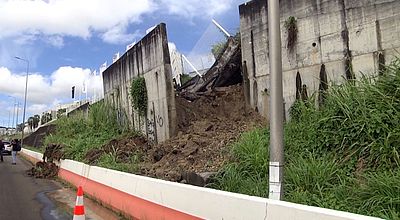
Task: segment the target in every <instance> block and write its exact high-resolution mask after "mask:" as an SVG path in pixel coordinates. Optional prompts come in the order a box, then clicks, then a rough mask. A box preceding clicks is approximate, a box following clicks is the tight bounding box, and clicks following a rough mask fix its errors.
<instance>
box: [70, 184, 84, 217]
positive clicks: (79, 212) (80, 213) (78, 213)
mask: <svg viewBox="0 0 400 220" xmlns="http://www.w3.org/2000/svg"><path fill="white" fill-rule="evenodd" d="M73 220H85V207H84V205H83V189H82V186H79V187H78V192H77V193H76V203H75V208H74V218H73Z"/></svg>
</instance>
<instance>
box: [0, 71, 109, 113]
mask: <svg viewBox="0 0 400 220" xmlns="http://www.w3.org/2000/svg"><path fill="white" fill-rule="evenodd" d="M90 73H91V70H90V69H83V68H79V67H70V66H65V67H60V68H59V69H57V70H56V71H55V72H53V73H52V74H51V75H50V76H44V75H42V74H40V73H33V74H30V75H29V78H28V98H27V100H28V101H27V102H28V105H27V110H28V113H30V114H38V113H41V112H43V111H44V110H48V109H50V108H52V107H54V106H55V105H57V104H58V103H62V102H64V103H65V102H67V103H68V102H72V99H71V88H72V86H75V87H76V97H79V95H80V94H81V96H82V98H84V97H85V94H83V93H82V92H81V91H82V88H83V82H86V83H87V87H88V88H87V92H88V98H90V97H92V96H93V95H94V93H97V94H98V93H100V92H101V91H102V90H103V82H102V79H101V77H100V76H99V75H97V76H94V75H91V74H90ZM25 79H26V77H25V74H15V73H11V72H10V70H8V69H7V68H4V67H0V82H2V83H1V84H0V94H4V95H11V96H14V97H16V98H17V99H18V100H23V98H24V91H25ZM0 107H2V106H0Z"/></svg>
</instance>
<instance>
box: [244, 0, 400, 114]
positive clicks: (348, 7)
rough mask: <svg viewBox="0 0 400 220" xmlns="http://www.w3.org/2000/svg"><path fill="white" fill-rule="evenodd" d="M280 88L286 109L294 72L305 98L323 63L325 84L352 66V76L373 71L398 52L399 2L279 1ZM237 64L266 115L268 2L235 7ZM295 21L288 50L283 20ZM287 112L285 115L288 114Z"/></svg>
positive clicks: (292, 98) (341, 77) (313, 88)
mask: <svg viewBox="0 0 400 220" xmlns="http://www.w3.org/2000/svg"><path fill="white" fill-rule="evenodd" d="M280 6H281V7H280V8H281V11H280V13H281V36H282V66H283V88H284V92H283V95H284V102H285V110H286V113H287V112H288V109H289V108H290V106H291V105H292V104H293V102H294V101H295V99H296V74H297V72H299V74H300V76H301V79H302V85H305V86H306V88H307V93H308V95H309V96H310V95H311V94H312V93H314V92H317V91H318V89H319V84H320V71H321V66H322V64H324V65H325V69H326V74H327V78H328V81H329V82H331V83H332V82H333V83H340V82H343V80H344V79H345V78H346V71H347V70H349V69H352V70H353V72H354V75H355V77H356V78H359V77H360V76H361V75H362V74H366V75H368V74H374V73H376V72H377V71H378V70H379V66H380V64H388V63H389V62H390V61H391V60H392V59H393V56H394V55H396V54H397V55H398V52H397V53H396V50H397V51H400V50H399V49H400V1H398V0H281V1H280ZM239 11H240V32H241V40H242V44H241V45H242V62H246V67H247V72H248V74H249V81H250V88H249V91H250V97H251V98H250V103H249V104H251V106H253V107H254V108H256V107H257V109H258V110H259V112H260V113H261V114H262V115H264V116H268V114H269V111H268V105H269V102H268V101H269V95H268V90H269V71H270V70H269V57H268V56H269V52H268V14H267V11H268V8H267V1H265V0H253V1H250V2H247V3H245V4H242V5H240V6H239ZM290 16H293V17H295V18H296V20H297V29H298V34H297V43H295V44H294V46H293V49H291V50H289V49H288V48H287V37H288V33H287V30H286V28H285V25H284V23H285V21H286V20H287V19H288V18H289V17H290ZM346 61H348V62H346ZM287 116H288V115H287Z"/></svg>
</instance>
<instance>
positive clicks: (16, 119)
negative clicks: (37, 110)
mask: <svg viewBox="0 0 400 220" xmlns="http://www.w3.org/2000/svg"><path fill="white" fill-rule="evenodd" d="M18 115H19V102H17V117H16V118H15V129H17V128H18Z"/></svg>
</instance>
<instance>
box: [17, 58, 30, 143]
mask: <svg viewBox="0 0 400 220" xmlns="http://www.w3.org/2000/svg"><path fill="white" fill-rule="evenodd" d="M15 59H18V60H22V61H24V62H26V77H25V95H24V114H23V115H22V135H21V148H22V146H23V143H24V129H25V114H26V98H27V96H28V76H29V60H27V59H23V58H21V57H15Z"/></svg>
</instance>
